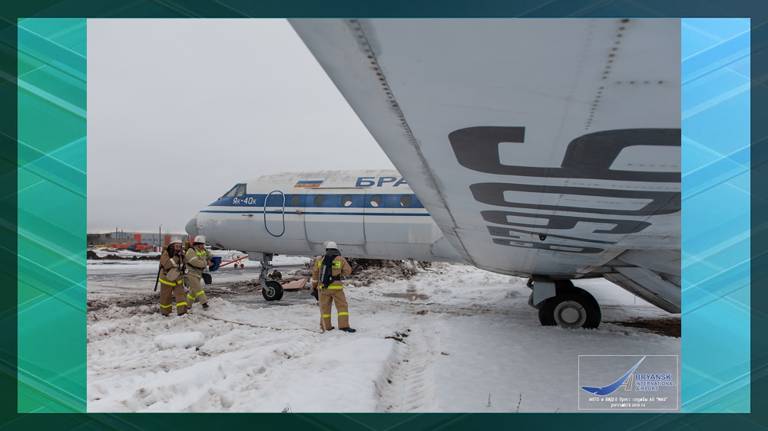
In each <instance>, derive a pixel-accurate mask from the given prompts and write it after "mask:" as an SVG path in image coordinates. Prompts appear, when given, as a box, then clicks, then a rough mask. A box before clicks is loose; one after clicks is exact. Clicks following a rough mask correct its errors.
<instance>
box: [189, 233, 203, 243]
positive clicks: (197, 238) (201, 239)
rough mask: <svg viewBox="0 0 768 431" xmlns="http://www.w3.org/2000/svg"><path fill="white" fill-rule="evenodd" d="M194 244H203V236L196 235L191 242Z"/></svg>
mask: <svg viewBox="0 0 768 431" xmlns="http://www.w3.org/2000/svg"><path fill="white" fill-rule="evenodd" d="M192 242H193V243H194V244H205V235H198V236H196V237H195V240H194V241H192Z"/></svg>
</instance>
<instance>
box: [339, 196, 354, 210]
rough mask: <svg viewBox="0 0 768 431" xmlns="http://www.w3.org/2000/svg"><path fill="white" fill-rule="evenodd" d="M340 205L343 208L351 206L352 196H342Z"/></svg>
mask: <svg viewBox="0 0 768 431" xmlns="http://www.w3.org/2000/svg"><path fill="white" fill-rule="evenodd" d="M341 204H342V205H344V206H345V207H351V206H352V196H350V195H344V196H342V197H341Z"/></svg>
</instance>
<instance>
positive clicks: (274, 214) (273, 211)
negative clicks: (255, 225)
mask: <svg viewBox="0 0 768 431" xmlns="http://www.w3.org/2000/svg"><path fill="white" fill-rule="evenodd" d="M264 230H265V231H266V232H267V233H268V234H269V235H271V236H273V237H275V238H280V237H282V236H283V235H285V193H283V192H282V191H280V190H272V191H271V192H269V194H268V195H267V196H266V198H265V199H264Z"/></svg>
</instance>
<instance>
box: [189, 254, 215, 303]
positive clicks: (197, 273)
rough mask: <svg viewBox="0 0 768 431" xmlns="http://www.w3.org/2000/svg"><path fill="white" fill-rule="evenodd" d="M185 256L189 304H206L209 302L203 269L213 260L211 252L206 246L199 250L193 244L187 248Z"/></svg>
mask: <svg viewBox="0 0 768 431" xmlns="http://www.w3.org/2000/svg"><path fill="white" fill-rule="evenodd" d="M184 258H185V260H186V261H187V286H189V293H188V294H187V299H188V300H189V304H190V306H191V305H192V304H193V303H195V302H199V303H201V304H205V303H207V302H208V298H207V297H206V296H205V291H204V290H203V270H205V268H206V267H207V266H208V263H209V262H210V260H211V252H209V251H208V250H206V249H205V248H203V249H202V250H198V249H197V248H196V247H194V246H193V247H190V248H189V249H188V250H187V254H186V255H185V256H184ZM203 308H205V307H203Z"/></svg>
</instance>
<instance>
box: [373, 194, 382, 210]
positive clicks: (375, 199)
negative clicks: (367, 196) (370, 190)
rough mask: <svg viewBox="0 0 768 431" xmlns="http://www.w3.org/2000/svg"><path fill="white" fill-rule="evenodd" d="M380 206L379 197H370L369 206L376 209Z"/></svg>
mask: <svg viewBox="0 0 768 431" xmlns="http://www.w3.org/2000/svg"><path fill="white" fill-rule="evenodd" d="M380 205H381V196H379V195H376V196H371V206H372V207H374V208H378V207H379V206H380Z"/></svg>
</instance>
